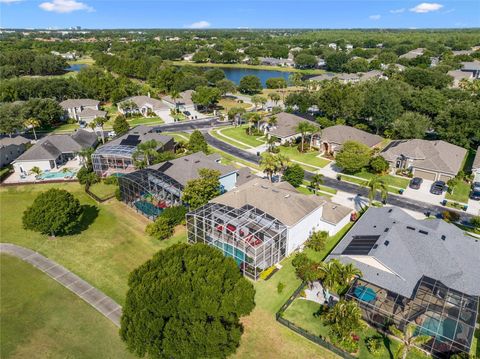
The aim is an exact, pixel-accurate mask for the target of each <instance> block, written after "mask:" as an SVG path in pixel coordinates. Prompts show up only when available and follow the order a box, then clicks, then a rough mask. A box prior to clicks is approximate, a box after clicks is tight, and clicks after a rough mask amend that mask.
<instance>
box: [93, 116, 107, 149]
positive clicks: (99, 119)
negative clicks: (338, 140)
mask: <svg viewBox="0 0 480 359" xmlns="http://www.w3.org/2000/svg"><path fill="white" fill-rule="evenodd" d="M105 122H107V119H106V118H105V117H96V118H94V119H93V121H92V123H93V124H94V125H95V126H97V127H100V129H101V130H102V143H103V144H104V143H105V134H104V133H103V125H105Z"/></svg>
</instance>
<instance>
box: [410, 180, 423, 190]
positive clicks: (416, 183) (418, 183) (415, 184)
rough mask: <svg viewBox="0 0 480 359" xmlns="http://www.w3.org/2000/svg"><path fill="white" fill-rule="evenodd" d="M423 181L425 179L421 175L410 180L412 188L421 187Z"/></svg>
mask: <svg viewBox="0 0 480 359" xmlns="http://www.w3.org/2000/svg"><path fill="white" fill-rule="evenodd" d="M422 183H423V179H422V178H420V177H414V178H412V180H411V181H410V188H412V189H420V186H421V185H422Z"/></svg>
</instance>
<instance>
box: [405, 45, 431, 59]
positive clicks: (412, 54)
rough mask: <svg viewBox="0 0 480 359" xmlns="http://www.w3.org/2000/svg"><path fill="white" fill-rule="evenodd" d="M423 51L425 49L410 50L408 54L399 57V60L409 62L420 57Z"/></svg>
mask: <svg viewBox="0 0 480 359" xmlns="http://www.w3.org/2000/svg"><path fill="white" fill-rule="evenodd" d="M424 51H425V49H423V48H421V47H420V48H418V49H414V50H410V51H409V52H407V53H405V54H403V55H400V56H399V58H400V59H409V60H410V59H414V58H417V57H418V56H422V55H423V52H424Z"/></svg>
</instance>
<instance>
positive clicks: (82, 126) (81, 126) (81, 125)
mask: <svg viewBox="0 0 480 359" xmlns="http://www.w3.org/2000/svg"><path fill="white" fill-rule="evenodd" d="M78 124H79V125H80V128H85V127H87V123H86V122H85V121H78Z"/></svg>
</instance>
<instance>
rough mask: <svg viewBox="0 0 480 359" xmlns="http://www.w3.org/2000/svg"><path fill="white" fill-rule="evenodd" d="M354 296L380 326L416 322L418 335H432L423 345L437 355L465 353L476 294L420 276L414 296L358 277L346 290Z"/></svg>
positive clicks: (472, 327)
mask: <svg viewBox="0 0 480 359" xmlns="http://www.w3.org/2000/svg"><path fill="white" fill-rule="evenodd" d="M346 297H347V298H348V299H353V300H356V301H357V302H358V303H359V305H360V308H361V309H362V312H363V315H364V318H365V320H367V321H368V322H369V323H371V324H372V325H374V326H376V327H379V328H381V329H387V328H388V327H389V326H390V325H391V324H394V325H395V326H396V327H397V328H399V329H400V330H403V328H404V326H405V325H406V324H407V323H415V324H416V326H417V328H416V334H417V335H428V336H431V337H432V339H431V340H430V341H429V342H428V343H427V344H426V345H424V346H423V347H422V348H423V349H424V350H426V351H428V352H430V353H431V354H432V356H434V357H437V358H449V357H450V356H451V355H452V354H455V353H461V352H464V353H468V352H469V351H470V346H471V343H472V339H473V335H474V331H475V323H476V318H477V313H478V297H475V296H470V295H467V294H464V293H461V292H459V291H456V290H453V289H450V288H447V287H446V286H445V285H443V284H442V283H441V282H440V281H437V280H434V279H431V278H429V277H426V276H423V277H422V278H421V280H420V281H419V283H418V284H417V287H416V289H415V292H414V296H413V298H406V297H404V296H401V295H399V294H397V293H394V292H391V291H388V290H386V289H384V288H380V287H378V286H375V285H373V284H371V283H369V282H366V281H364V280H361V279H357V280H356V281H355V282H354V284H353V285H352V286H351V287H350V289H349V291H348V293H347V294H346Z"/></svg>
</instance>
